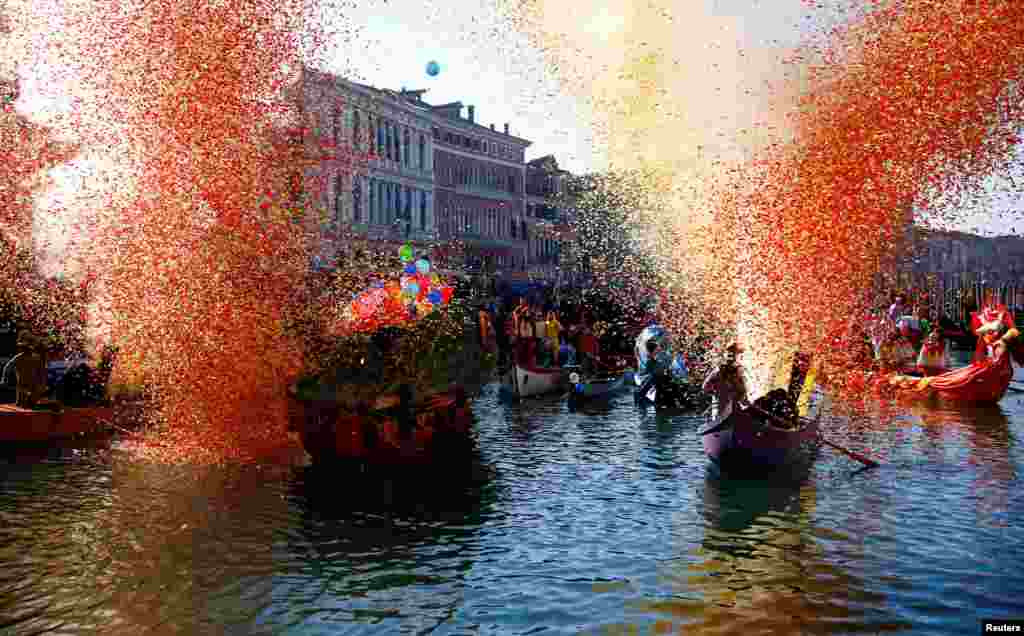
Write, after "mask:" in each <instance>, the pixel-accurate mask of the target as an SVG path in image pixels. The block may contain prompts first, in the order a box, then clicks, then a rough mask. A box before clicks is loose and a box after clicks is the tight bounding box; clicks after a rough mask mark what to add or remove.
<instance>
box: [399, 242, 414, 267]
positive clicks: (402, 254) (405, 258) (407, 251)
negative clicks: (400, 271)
mask: <svg viewBox="0 0 1024 636" xmlns="http://www.w3.org/2000/svg"><path fill="white" fill-rule="evenodd" d="M398 257H399V258H401V259H402V262H403V263H408V262H409V261H411V260H412V245H403V246H402V247H401V248H400V249H399V250H398Z"/></svg>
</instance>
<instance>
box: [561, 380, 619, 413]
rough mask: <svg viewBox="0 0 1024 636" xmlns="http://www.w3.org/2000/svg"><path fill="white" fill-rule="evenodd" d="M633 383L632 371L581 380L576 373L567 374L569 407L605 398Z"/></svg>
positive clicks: (572, 407) (573, 407)
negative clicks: (616, 375)
mask: <svg viewBox="0 0 1024 636" xmlns="http://www.w3.org/2000/svg"><path fill="white" fill-rule="evenodd" d="M574 380H575V381H574ZM632 384H633V372H632V371H626V372H625V373H623V374H622V375H619V376H618V377H612V378H592V379H590V380H586V381H584V380H581V379H580V378H579V377H576V373H572V374H570V376H569V408H570V409H575V408H576V407H578V406H580V405H581V404H585V403H587V402H592V401H597V400H607V399H609V398H611V397H613V396H615V395H617V394H619V393H621V392H623V391H624V390H626V388H627V387H629V386H631V385H632Z"/></svg>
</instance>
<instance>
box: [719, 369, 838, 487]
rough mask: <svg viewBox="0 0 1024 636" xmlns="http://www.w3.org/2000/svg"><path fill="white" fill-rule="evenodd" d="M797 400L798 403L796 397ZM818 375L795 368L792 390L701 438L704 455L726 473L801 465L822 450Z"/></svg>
mask: <svg viewBox="0 0 1024 636" xmlns="http://www.w3.org/2000/svg"><path fill="white" fill-rule="evenodd" d="M793 396H796V397H793ZM816 397H817V369H816V368H814V367H811V368H807V367H805V366H798V365H797V363H796V362H794V364H793V370H792V376H791V378H790V382H789V388H788V389H784V388H777V389H775V390H773V391H770V392H769V393H767V394H766V395H764V396H762V397H760V398H758V399H757V400H755V401H754V403H753V404H752V405H751V406H750V407H748V408H746V409H742V410H737V411H736V412H734V413H733V414H732V416H731V417H729V418H728V419H726V420H725V421H723V422H721V423H719V424H718V425H716V426H711V427H709V428H706V429H705V430H704V431H703V432H702V433H701V439H702V440H703V444H704V452H705V454H707V456H708V458H709V459H710V460H711V461H712V462H713V463H714V464H715V465H717V466H719V467H721V468H725V467H728V468H729V469H730V470H731V469H735V468H739V469H743V470H748V469H749V470H756V471H763V470H774V469H778V468H782V467H784V466H788V465H793V464H796V463H798V461H799V460H800V459H801V458H802V457H806V456H807V455H808V453H807V451H809V450H813V449H815V448H816V447H817V440H818V422H817V419H811V418H807V417H803V416H805V415H807V414H808V412H809V411H810V409H811V408H812V406H818V404H817V403H816V402H817V400H816V399H815V398H816Z"/></svg>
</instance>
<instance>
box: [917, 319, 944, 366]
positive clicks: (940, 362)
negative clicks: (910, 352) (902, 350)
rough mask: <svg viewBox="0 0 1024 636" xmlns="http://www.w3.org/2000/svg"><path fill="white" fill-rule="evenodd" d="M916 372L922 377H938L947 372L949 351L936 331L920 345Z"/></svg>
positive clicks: (940, 334) (939, 333)
mask: <svg viewBox="0 0 1024 636" xmlns="http://www.w3.org/2000/svg"><path fill="white" fill-rule="evenodd" d="M917 370H918V372H919V373H920V374H921V375H924V376H932V375H939V374H941V373H945V372H946V371H947V370H949V351H948V350H947V348H946V341H945V340H944V339H943V338H942V333H941V332H940V331H939V330H938V329H934V330H933V331H932V332H931V333H930V334H928V338H927V339H926V340H925V342H924V344H923V345H921V353H920V354H918V356H917Z"/></svg>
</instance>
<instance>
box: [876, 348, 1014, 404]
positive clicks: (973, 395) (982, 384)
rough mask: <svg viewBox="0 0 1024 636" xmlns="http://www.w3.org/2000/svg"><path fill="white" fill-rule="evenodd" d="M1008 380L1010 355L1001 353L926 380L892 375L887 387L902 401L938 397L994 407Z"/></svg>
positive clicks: (1011, 369)
mask: <svg viewBox="0 0 1024 636" xmlns="http://www.w3.org/2000/svg"><path fill="white" fill-rule="evenodd" d="M1012 379H1013V365H1012V364H1011V362H1010V356H1009V355H1005V354H1004V355H1002V356H1000V357H998V358H995V359H989V360H983V361H981V362H974V363H972V364H970V365H968V366H966V367H963V368H960V369H954V370H952V371H947V372H946V373H943V374H941V375H935V376H931V377H927V378H922V377H917V376H911V375H900V374H897V375H893V376H891V377H890V379H889V384H890V386H891V387H893V388H895V389H896V392H897V395H898V396H899V397H902V398H910V399H927V398H931V397H938V398H939V399H940V400H944V401H947V402H957V403H961V404H995V403H997V402H999V400H1001V399H1003V396H1004V395H1006V392H1007V390H1008V389H1009V388H1010V381H1011V380H1012Z"/></svg>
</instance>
